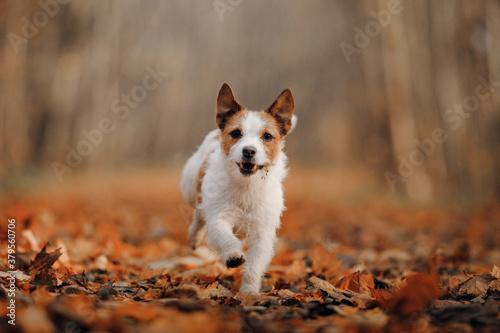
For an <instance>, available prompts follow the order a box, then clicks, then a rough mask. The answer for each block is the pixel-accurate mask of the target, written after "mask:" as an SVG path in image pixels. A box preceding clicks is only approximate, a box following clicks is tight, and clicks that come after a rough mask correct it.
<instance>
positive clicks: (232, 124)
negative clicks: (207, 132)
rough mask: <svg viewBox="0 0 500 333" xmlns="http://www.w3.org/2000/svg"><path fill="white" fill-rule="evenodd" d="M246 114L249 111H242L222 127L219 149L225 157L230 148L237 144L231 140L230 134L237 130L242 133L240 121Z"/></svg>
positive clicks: (235, 140) (234, 140)
mask: <svg viewBox="0 0 500 333" xmlns="http://www.w3.org/2000/svg"><path fill="white" fill-rule="evenodd" d="M248 112H250V111H247V110H242V111H240V112H238V113H236V114H234V115H233V116H232V117H230V118H228V119H227V121H226V125H225V126H224V130H223V131H222V136H221V147H222V150H223V151H224V154H226V156H227V155H229V151H230V150H231V147H232V146H233V145H234V144H235V143H236V142H238V139H233V138H232V137H231V132H232V131H234V130H238V129H239V130H240V131H242V132H243V130H242V128H241V124H240V120H241V119H242V118H244V117H245V116H246V115H247V114H248Z"/></svg>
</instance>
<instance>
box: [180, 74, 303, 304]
mask: <svg viewBox="0 0 500 333" xmlns="http://www.w3.org/2000/svg"><path fill="white" fill-rule="evenodd" d="M293 111H294V102H293V97H292V92H291V91H290V89H286V90H284V91H283V92H282V93H281V94H280V95H279V97H278V98H277V99H276V101H275V102H274V103H273V104H271V106H269V107H268V108H267V109H265V110H261V111H250V110H247V109H246V108H245V107H243V106H242V105H241V104H240V103H238V102H237V101H236V100H235V98H234V95H233V92H232V90H231V88H230V87H229V85H228V84H227V83H224V84H223V85H222V88H221V89H220V91H219V95H218V97H217V112H216V117H215V122H216V123H217V126H218V129H216V130H214V131H212V132H210V133H209V134H208V135H207V136H206V137H205V139H204V140H203V142H202V144H201V145H200V146H199V148H198V149H197V151H196V152H195V153H194V154H193V155H192V156H191V157H190V158H189V159H188V161H187V162H186V164H185V166H184V168H183V170H182V176H181V184H180V186H181V190H182V194H183V197H184V199H185V201H186V202H187V203H188V204H189V205H190V206H192V207H193V208H194V211H193V219H192V222H191V225H190V226H189V232H188V242H189V245H190V246H191V247H192V248H193V249H196V248H197V247H198V246H200V245H201V243H202V242H203V240H204V239H205V236H208V246H209V247H210V248H212V249H213V250H215V251H216V252H217V253H218V254H219V255H220V256H221V257H222V261H223V263H224V264H225V265H226V266H227V267H228V268H234V267H238V266H240V265H242V264H244V266H243V270H242V272H243V276H242V282H241V288H240V290H239V292H240V293H245V294H254V295H258V294H259V290H260V286H261V281H262V276H263V274H264V273H265V271H266V269H267V266H268V265H269V263H270V261H271V259H272V257H273V255H274V250H273V247H274V243H275V241H276V230H277V229H278V227H279V226H280V223H281V222H280V219H281V215H282V212H283V210H284V209H285V206H284V198H283V187H282V181H283V179H284V178H285V177H286V175H287V172H288V169H287V157H286V155H285V153H284V152H283V145H284V139H285V136H286V135H287V134H289V133H290V132H291V131H292V130H293V129H294V128H295V126H296V123H297V117H296V116H295V115H294V114H293ZM243 236H246V241H247V245H248V248H247V251H246V255H245V254H244V253H243V243H242V242H241V241H240V237H243Z"/></svg>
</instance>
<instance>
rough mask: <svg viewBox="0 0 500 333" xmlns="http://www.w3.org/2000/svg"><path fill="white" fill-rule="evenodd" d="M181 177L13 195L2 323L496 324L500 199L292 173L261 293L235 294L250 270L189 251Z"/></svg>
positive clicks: (36, 328) (22, 327)
mask: <svg viewBox="0 0 500 333" xmlns="http://www.w3.org/2000/svg"><path fill="white" fill-rule="evenodd" d="M178 177H179V175H178V173H160V172H155V173H152V174H140V175H137V176H130V175H123V176H119V177H112V179H111V180H110V179H107V178H106V177H100V178H98V177H97V176H94V177H87V178H85V179H84V180H83V181H76V180H75V181H71V180H70V181H68V182H67V183H66V184H65V187H64V190H58V191H56V190H53V189H52V190H51V189H47V188H44V190H37V191H34V192H30V193H17V194H15V195H12V194H10V195H8V196H4V197H3V198H2V201H1V204H0V218H1V224H0V225H1V229H0V232H1V235H2V237H1V247H0V265H1V267H0V268H1V272H0V282H1V286H0V303H1V305H0V316H1V319H0V331H2V332H10V331H13V332H16V331H17V332H105V331H110V332H254V331H255V332H281V331H282V332H285V331H293V332H342V331H347V332H437V331H445V332H472V331H484V332H498V331H500V313H499V305H500V270H499V268H498V267H497V266H500V208H498V207H497V206H494V205H493V206H492V205H490V206H486V207H481V208H476V209H472V210H471V209H467V210H462V211H459V210H454V209H425V210H424V209H415V208H408V207H406V208H404V207H401V206H400V207H399V208H394V205H392V206H390V205H389V204H388V203H380V202H374V201H371V203H369V204H356V205H354V204H352V203H350V204H346V203H345V202H344V201H342V200H337V199H336V198H337V197H338V194H339V193H341V189H334V188H333V187H334V186H335V184H334V183H333V181H328V180H327V179H328V177H327V175H325V174H323V175H321V174H318V173H316V175H315V176H314V177H312V176H309V175H308V174H305V173H300V172H298V173H292V175H291V176H290V179H289V180H287V183H286V198H287V207H288V210H287V211H286V212H285V214H284V216H283V219H282V228H281V229H280V232H279V241H278V243H277V245H276V255H275V257H274V259H273V261H272V263H271V266H270V267H269V270H268V273H267V274H266V276H265V278H264V280H263V285H262V289H261V293H260V296H259V297H256V296H249V295H242V294H239V293H238V292H237V290H238V288H239V285H240V281H241V274H240V270H241V269H226V268H225V267H223V266H222V264H221V263H220V262H219V260H218V259H217V257H215V256H214V255H213V253H212V252H211V251H210V250H209V249H208V248H206V247H202V248H200V249H198V250H197V251H196V252H192V251H191V250H190V249H189V248H188V246H187V243H186V237H187V227H188V224H189V220H190V214H191V210H190V209H189V208H188V207H187V206H186V205H185V204H183V203H182V199H181V195H180V192H179V190H178V187H177V183H178V180H179V179H178ZM322 177H323V178H322ZM358 181H359V182H360V184H359V188H363V180H358ZM354 185H355V186H353V187H357V184H354ZM330 187H332V188H330ZM360 193H361V192H360ZM360 195H361V194H360ZM390 207H392V208H390ZM9 219H15V221H16V222H15V245H16V247H15V251H16V261H15V268H16V270H17V273H16V280H15V286H16V293H15V302H16V310H15V323H16V325H15V326H12V325H10V324H9V323H8V321H9V320H11V318H12V317H10V318H9V317H8V316H7V314H9V310H8V309H7V306H8V305H9V304H10V303H9V302H10V300H11V297H9V286H10V281H11V280H9V277H10V274H9V273H7V272H8V271H10V270H11V269H9V267H8V245H9V243H8V239H9V238H8V220H9Z"/></svg>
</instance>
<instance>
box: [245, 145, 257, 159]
mask: <svg viewBox="0 0 500 333" xmlns="http://www.w3.org/2000/svg"><path fill="white" fill-rule="evenodd" d="M256 152H257V150H256V149H255V147H252V146H250V147H245V148H243V157H245V158H252V157H253V156H254V155H255V153H256Z"/></svg>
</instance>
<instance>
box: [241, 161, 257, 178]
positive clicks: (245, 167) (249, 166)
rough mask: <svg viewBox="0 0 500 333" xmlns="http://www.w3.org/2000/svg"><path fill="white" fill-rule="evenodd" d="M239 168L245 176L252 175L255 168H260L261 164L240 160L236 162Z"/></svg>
mask: <svg viewBox="0 0 500 333" xmlns="http://www.w3.org/2000/svg"><path fill="white" fill-rule="evenodd" d="M236 165H238V167H239V168H240V172H241V173H242V174H243V175H245V176H250V175H253V174H254V173H255V172H256V171H257V170H260V169H262V168H263V167H264V166H263V165H257V164H253V163H250V162H240V163H236Z"/></svg>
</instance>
